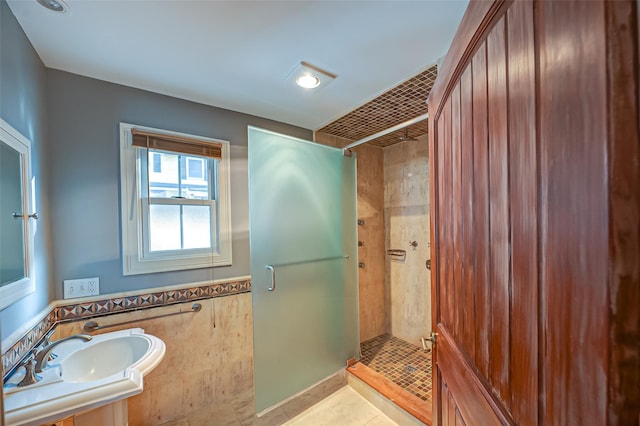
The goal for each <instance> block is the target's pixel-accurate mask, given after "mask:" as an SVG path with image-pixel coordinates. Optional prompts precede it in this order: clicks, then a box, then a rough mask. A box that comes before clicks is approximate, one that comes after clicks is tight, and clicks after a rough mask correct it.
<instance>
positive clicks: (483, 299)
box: [466, 43, 491, 377]
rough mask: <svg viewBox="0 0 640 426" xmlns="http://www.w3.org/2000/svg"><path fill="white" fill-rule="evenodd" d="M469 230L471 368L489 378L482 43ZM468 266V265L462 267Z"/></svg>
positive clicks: (476, 72) (476, 61)
mask: <svg viewBox="0 0 640 426" xmlns="http://www.w3.org/2000/svg"><path fill="white" fill-rule="evenodd" d="M472 70H473V76H472V77H473V93H472V96H473V102H472V103H473V120H472V124H473V126H472V129H473V144H472V145H471V148H468V149H472V150H473V179H474V180H473V183H474V187H473V199H474V205H473V209H474V211H473V229H474V232H473V233H474V238H475V240H474V244H473V246H474V255H475V256H474V263H473V267H474V270H475V273H474V277H475V318H474V325H475V329H474V334H475V337H476V341H477V342H478V345H477V346H476V352H475V357H474V359H475V366H476V368H477V369H478V371H479V372H480V374H481V375H482V377H489V344H488V342H489V336H490V335H491V316H490V313H491V292H490V284H489V283H490V281H489V195H490V193H491V192H490V191H491V189H490V188H489V148H488V147H489V136H488V135H489V131H488V124H487V123H488V115H487V47H486V44H485V43H483V44H482V45H481V46H480V48H479V49H478V52H477V53H476V54H475V56H474V57H473V61H472ZM466 266H467V267H469V266H471V265H470V264H467V265H466Z"/></svg>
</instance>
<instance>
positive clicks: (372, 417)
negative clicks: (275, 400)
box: [285, 386, 397, 426]
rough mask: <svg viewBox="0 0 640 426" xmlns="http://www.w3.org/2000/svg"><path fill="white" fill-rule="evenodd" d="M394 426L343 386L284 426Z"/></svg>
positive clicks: (369, 404) (348, 388)
mask: <svg viewBox="0 0 640 426" xmlns="http://www.w3.org/2000/svg"><path fill="white" fill-rule="evenodd" d="M323 425H327V426H336V425H341V426H364V425H366V426H394V425H397V423H395V422H394V421H392V420H391V419H389V418H388V417H387V416H385V415H384V414H383V413H382V412H381V411H380V410H378V409H377V408H376V407H374V406H373V405H372V404H371V403H370V402H369V401H367V400H366V399H364V398H363V397H362V396H360V394H358V393H357V392H356V391H355V390H353V389H352V388H351V387H350V386H345V387H343V388H341V389H339V390H338V391H336V392H334V393H333V394H332V395H329V396H328V397H326V398H325V399H323V400H322V401H320V402H318V403H317V404H316V405H314V406H312V407H311V408H308V409H307V410H306V411H303V412H302V413H300V414H299V415H297V416H296V417H294V418H293V419H291V420H289V421H288V422H286V423H285V426H323Z"/></svg>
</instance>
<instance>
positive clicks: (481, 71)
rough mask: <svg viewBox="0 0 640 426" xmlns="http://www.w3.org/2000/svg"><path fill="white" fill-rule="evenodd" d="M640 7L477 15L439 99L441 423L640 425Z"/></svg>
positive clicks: (472, 13)
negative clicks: (639, 78)
mask: <svg viewBox="0 0 640 426" xmlns="http://www.w3.org/2000/svg"><path fill="white" fill-rule="evenodd" d="M637 8H638V5H637V3H636V2H632V1H618V2H607V1H603V0H596V1H591V2H581V1H563V2H557V1H550V0H539V1H538V0H536V1H528V0H516V1H514V2H511V1H494V2H471V3H470V5H469V7H468V10H467V13H466V14H465V17H464V18H463V21H462V24H461V28H460V29H459V31H458V34H457V35H456V38H455V39H454V41H453V43H452V46H451V49H450V52H449V54H448V55H447V58H445V61H444V64H443V67H442V68H441V69H440V73H439V77H438V80H437V81H436V83H435V85H434V88H433V90H432V93H431V96H430V99H429V111H430V112H431V114H432V117H431V120H432V121H434V123H433V124H432V125H431V126H432V127H431V129H432V130H431V132H430V143H431V145H432V146H431V148H430V149H431V152H432V153H433V154H434V155H431V156H430V161H431V170H432V171H433V173H432V180H434V181H435V182H433V184H432V187H433V188H435V189H436V191H433V192H432V194H431V196H432V206H433V207H434V211H435V212H436V213H435V214H434V216H433V217H432V219H433V220H434V222H435V223H434V224H433V229H434V230H435V233H436V235H434V234H432V246H433V248H432V250H433V252H432V256H433V257H435V258H437V259H438V262H437V265H438V266H437V271H434V272H433V273H432V274H433V275H432V282H433V285H434V290H433V292H432V294H433V296H432V298H433V300H434V303H435V308H434V312H435V316H434V319H433V323H434V325H435V327H436V330H437V331H438V333H439V334H440V336H439V343H438V344H437V345H436V350H435V354H434V356H435V358H434V359H435V360H436V370H437V374H435V375H434V379H435V385H434V386H435V388H434V391H436V392H440V393H441V395H440V401H437V400H436V402H435V403H434V407H436V410H437V409H440V410H441V412H437V411H434V422H435V423H436V424H456V422H458V423H460V424H462V423H466V424H470V423H471V424H498V423H503V424H505V423H506V424H524V425H535V424H539V425H540V424H544V425H547V424H549V425H555V424H557V425H562V424H609V425H615V424H625V425H626V424H636V423H637V422H638V418H640V416H639V414H640V369H638V365H640V347H639V345H640V343H639V342H640V310H638V306H640V191H639V190H638V188H640V142H639V127H638V114H639V111H638V98H639V94H638V93H639V92H638V89H639V88H638V82H637V75H638V73H639V71H640V70H639V67H638V37H637V34H638V22H637V20H638V10H637ZM471 324H473V327H474V330H473V332H472V333H469V329H468V327H469V325H471Z"/></svg>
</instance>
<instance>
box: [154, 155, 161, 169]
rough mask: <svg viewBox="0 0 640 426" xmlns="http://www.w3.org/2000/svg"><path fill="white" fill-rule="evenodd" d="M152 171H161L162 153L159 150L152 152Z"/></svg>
mask: <svg viewBox="0 0 640 426" xmlns="http://www.w3.org/2000/svg"><path fill="white" fill-rule="evenodd" d="M153 171H154V173H162V155H160V153H159V152H154V153H153Z"/></svg>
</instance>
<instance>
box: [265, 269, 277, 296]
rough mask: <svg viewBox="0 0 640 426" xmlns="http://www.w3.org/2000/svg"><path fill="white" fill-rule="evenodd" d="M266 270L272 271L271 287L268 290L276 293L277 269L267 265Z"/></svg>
mask: <svg viewBox="0 0 640 426" xmlns="http://www.w3.org/2000/svg"><path fill="white" fill-rule="evenodd" d="M265 268H267V269H269V270H271V287H267V290H268V291H274V290H275V289H276V269H275V268H274V267H273V266H271V265H267V266H265Z"/></svg>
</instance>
